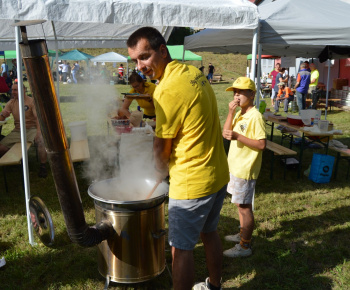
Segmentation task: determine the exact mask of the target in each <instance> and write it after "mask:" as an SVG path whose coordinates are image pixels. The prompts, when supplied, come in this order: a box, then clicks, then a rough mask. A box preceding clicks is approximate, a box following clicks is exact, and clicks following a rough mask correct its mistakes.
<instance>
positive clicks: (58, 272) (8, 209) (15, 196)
mask: <svg viewBox="0 0 350 290" xmlns="http://www.w3.org/2000/svg"><path fill="white" fill-rule="evenodd" d="M97 54H98V53H97ZM219 57H221V55H210V56H209V55H208V58H207V59H208V60H209V61H211V62H212V63H213V64H214V65H216V62H217V63H218V64H219V65H216V66H217V67H219V68H220V70H224V69H227V70H229V68H228V65H229V64H227V68H226V64H224V63H223V64H222V65H221V62H220V60H219V59H218V58H219ZM241 58H242V57H241ZM227 63H229V60H227ZM231 66H232V67H233V65H231ZM237 67H238V65H237ZM241 67H242V65H241ZM232 71H233V69H232ZM243 72H244V69H243ZM236 76H237V75H235V74H234V73H232V74H230V75H228V76H227V77H226V78H227V79H229V78H230V77H236ZM227 86H228V85H227V84H215V85H213V89H214V91H215V93H216V96H217V100H218V108H219V114H220V120H221V123H222V124H223V122H224V120H225V119H226V114H227V106H228V103H229V101H230V100H231V99H232V96H231V94H230V93H228V92H225V88H226V87H227ZM127 91H129V86H126V85H124V86H123V85H118V86H110V85H109V84H107V85H98V86H89V85H85V84H79V85H76V86H74V85H61V86H60V94H61V96H77V102H62V103H61V111H62V116H63V120H64V124H65V128H66V131H67V135H68V137H70V135H69V126H68V124H69V122H72V121H78V120H87V123H88V136H89V142H90V144H91V143H92V142H93V141H100V142H101V143H102V145H103V142H105V139H104V138H105V136H106V135H107V126H106V117H105V116H106V114H107V113H108V111H110V110H113V109H114V108H113V106H111V104H113V103H115V102H116V101H115V100H116V98H117V96H118V95H119V93H122V92H127ZM267 104H268V106H270V101H269V100H267ZM133 108H134V109H135V104H133ZM328 119H329V120H331V121H333V123H334V124H335V126H336V128H339V129H342V130H343V135H342V136H337V139H338V140H340V141H341V142H343V143H345V144H347V145H348V146H350V130H349V125H348V124H349V122H350V114H349V112H348V111H342V110H338V109H335V110H332V111H331V112H329V114H328ZM12 128H13V125H12V124H7V125H5V126H4V128H3V132H4V133H5V134H6V133H8V132H9V131H10V130H12ZM279 138H280V135H279V134H277V133H276V140H278V139H279ZM293 149H295V150H298V148H297V147H293ZM314 152H319V153H322V152H323V151H322V150H312V149H308V150H306V151H305V156H304V164H303V169H304V170H305V169H306V168H307V166H308V165H309V164H310V163H311V160H312V154H313V153H314ZM330 154H331V155H333V156H334V154H333V152H330ZM96 158H97V157H96V156H94V155H92V159H96ZM38 167H39V164H38V162H37V161H36V156H35V150H34V149H33V148H31V149H30V150H29V176H30V189H31V195H37V196H39V197H41V198H42V199H43V200H44V202H45V203H46V205H47V207H48V208H49V210H50V213H51V215H52V217H53V221H54V225H55V234H56V237H55V244H54V246H52V247H50V248H48V247H45V246H44V245H43V244H42V243H41V242H40V241H39V240H38V239H37V238H36V242H37V245H35V246H30V245H29V243H28V234H27V222H26V215H25V202H24V192H23V189H22V185H21V181H20V180H21V168H18V167H6V168H5V170H6V171H7V177H8V180H9V183H10V185H9V191H10V192H9V193H8V194H6V193H5V189H4V185H3V179H2V177H1V178H0V182H1V184H0V257H1V256H5V258H6V261H7V265H6V267H4V268H2V269H0V288H1V289H102V288H103V286H104V282H105V281H104V278H103V277H102V276H101V275H100V274H99V273H98V271H97V250H96V247H93V248H82V247H80V246H78V245H75V244H72V243H71V242H70V240H69V238H68V236H67V233H66V227H65V224H64V221H63V216H62V211H61V209H60V206H59V202H58V198H57V194H56V191H55V186H54V184H53V180H52V176H51V174H49V176H48V177H47V178H46V179H40V178H38V177H37V171H38ZM346 169H347V163H346V162H344V161H343V162H341V163H340V167H339V176H338V180H337V181H335V180H332V181H331V182H330V183H329V184H315V183H313V182H312V181H309V180H308V179H307V178H306V177H304V176H303V177H302V178H301V179H297V178H296V177H297V173H296V170H288V172H287V177H286V180H283V167H282V166H281V164H279V163H278V162H277V161H276V164H275V175H274V180H273V181H271V180H270V179H269V173H270V159H269V154H268V152H265V153H264V155H263V166H262V170H261V175H260V177H259V179H258V181H257V185H256V198H255V219H256V222H255V224H256V228H255V230H254V233H253V255H252V256H251V257H249V258H245V259H229V258H224V265H223V288H224V289H234V288H238V287H239V288H242V289H349V288H350V286H349V285H350V262H349V260H350V247H349V236H350V186H349V180H346V179H345V173H346ZM75 170H76V175H77V182H78V185H79V190H80V193H81V198H82V203H83V207H84V213H85V217H86V220H87V222H88V224H91V225H93V224H95V209H94V205H93V200H92V199H91V198H90V197H89V196H88V194H87V189H88V187H89V185H90V184H91V182H92V178H91V177H86V164H84V163H83V164H75ZM238 224H239V222H238V214H237V209H236V207H235V206H234V205H232V204H231V203H230V199H229V197H227V198H226V199H225V202H224V206H223V209H222V214H221V220H220V224H219V234H220V236H221V238H222V241H223V247H224V249H228V248H230V247H232V246H233V245H232V243H229V242H226V241H224V239H223V237H224V236H225V235H228V234H233V233H236V232H237V231H238V228H237V227H238ZM169 250H170V249H169V246H168V244H167V243H166V262H167V265H168V266H169V267H170V265H171V255H170V252H169ZM194 255H195V267H196V269H195V275H196V276H195V280H196V281H203V280H204V279H205V278H206V277H207V271H206V267H205V256H204V249H203V245H202V244H201V243H198V245H197V247H196V249H195V251H194ZM110 289H171V278H170V275H169V273H168V271H167V270H165V271H164V272H163V273H162V274H161V275H160V276H158V277H156V278H155V279H153V280H150V281H148V282H144V283H140V284H134V285H132V284H130V285H122V284H116V283H113V284H111V286H110Z"/></svg>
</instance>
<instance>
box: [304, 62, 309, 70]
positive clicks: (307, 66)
mask: <svg viewBox="0 0 350 290" xmlns="http://www.w3.org/2000/svg"><path fill="white" fill-rule="evenodd" d="M304 64H305V68H309V62H308V61H307V60H306V61H304Z"/></svg>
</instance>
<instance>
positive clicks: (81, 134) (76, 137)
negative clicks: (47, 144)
mask: <svg viewBox="0 0 350 290" xmlns="http://www.w3.org/2000/svg"><path fill="white" fill-rule="evenodd" d="M68 126H69V129H70V135H71V141H80V140H87V132H86V121H78V122H72V123H69V124H68Z"/></svg>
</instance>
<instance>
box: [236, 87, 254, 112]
mask: <svg viewBox="0 0 350 290" xmlns="http://www.w3.org/2000/svg"><path fill="white" fill-rule="evenodd" d="M254 96H255V92H254V91H252V90H240V89H234V90H233V97H234V100H235V101H236V102H237V104H238V106H240V107H241V108H245V107H248V106H250V105H252V104H253V102H254Z"/></svg>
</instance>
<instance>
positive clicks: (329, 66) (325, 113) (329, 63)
mask: <svg viewBox="0 0 350 290" xmlns="http://www.w3.org/2000/svg"><path fill="white" fill-rule="evenodd" d="M327 61H328V76H327V91H326V107H325V110H324V119H325V120H327V109H328V94H329V78H330V74H331V60H330V59H328V60H327Z"/></svg>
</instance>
